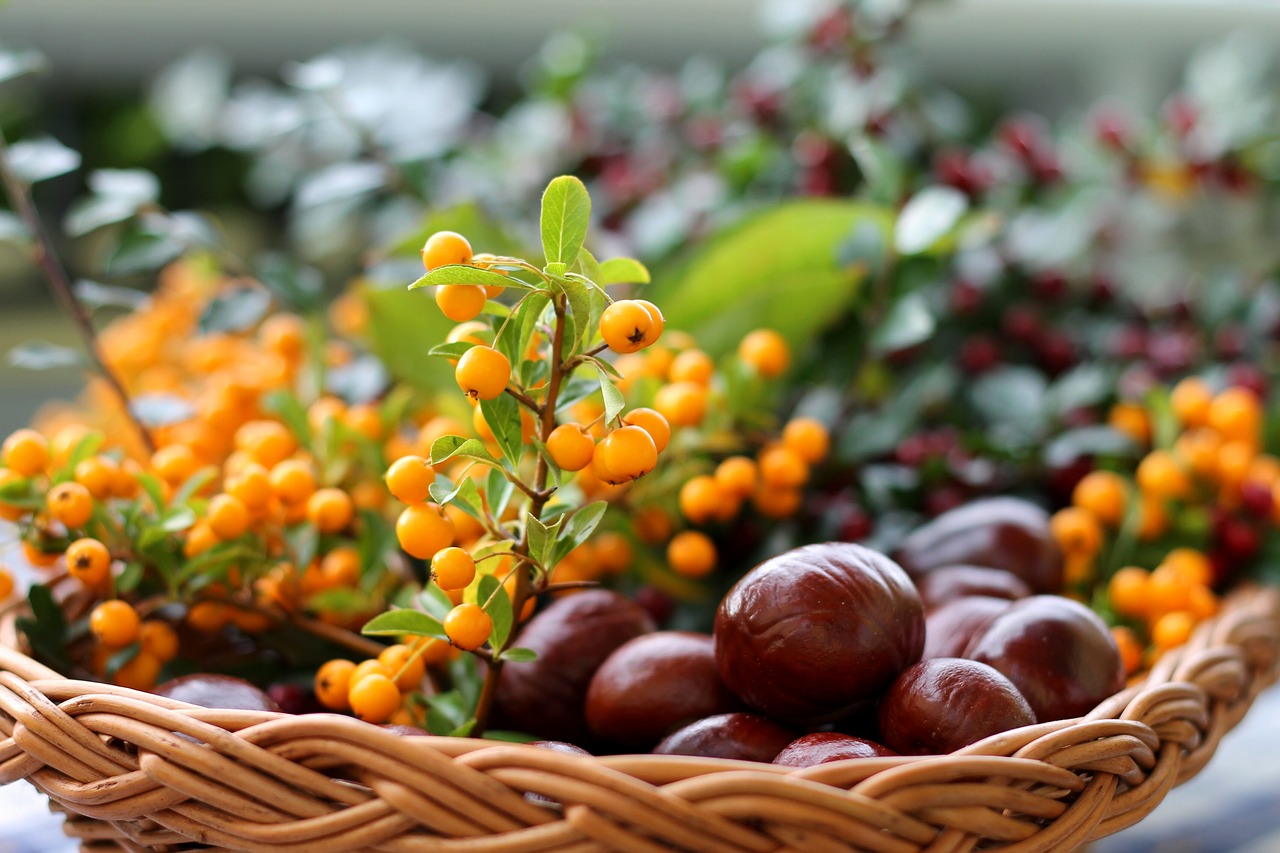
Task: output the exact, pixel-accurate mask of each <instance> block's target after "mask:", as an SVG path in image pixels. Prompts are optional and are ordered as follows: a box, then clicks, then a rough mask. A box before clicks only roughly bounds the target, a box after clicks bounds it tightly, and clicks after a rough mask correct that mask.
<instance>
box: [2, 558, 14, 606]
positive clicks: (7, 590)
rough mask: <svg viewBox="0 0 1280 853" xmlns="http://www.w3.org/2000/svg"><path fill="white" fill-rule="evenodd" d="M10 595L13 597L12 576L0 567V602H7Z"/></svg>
mask: <svg viewBox="0 0 1280 853" xmlns="http://www.w3.org/2000/svg"><path fill="white" fill-rule="evenodd" d="M11 595H13V575H11V574H9V572H8V570H7V569H5V568H4V567H3V566H0V601H8V599H9V596H11Z"/></svg>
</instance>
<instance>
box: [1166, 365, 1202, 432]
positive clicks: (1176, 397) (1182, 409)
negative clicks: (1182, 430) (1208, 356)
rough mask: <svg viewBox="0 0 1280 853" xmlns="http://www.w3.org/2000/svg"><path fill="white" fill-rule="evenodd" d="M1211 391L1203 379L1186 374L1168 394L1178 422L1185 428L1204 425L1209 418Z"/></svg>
mask: <svg viewBox="0 0 1280 853" xmlns="http://www.w3.org/2000/svg"><path fill="white" fill-rule="evenodd" d="M1212 402H1213V392H1212V391H1211V390H1210V389H1209V384H1208V383H1207V382H1205V381H1204V380H1203V379H1200V378H1198V377H1195V376H1188V377H1187V378H1186V379H1183V380H1182V381H1181V382H1179V383H1178V384H1177V385H1175V386H1173V391H1172V392H1170V394H1169V404H1170V406H1172V408H1173V415H1174V417H1176V418H1177V419H1178V422H1179V423H1180V424H1182V425H1183V426H1184V427H1187V428H1195V427H1200V426H1204V425H1205V423H1206V422H1207V421H1208V419H1209V406H1210V404H1211V403H1212Z"/></svg>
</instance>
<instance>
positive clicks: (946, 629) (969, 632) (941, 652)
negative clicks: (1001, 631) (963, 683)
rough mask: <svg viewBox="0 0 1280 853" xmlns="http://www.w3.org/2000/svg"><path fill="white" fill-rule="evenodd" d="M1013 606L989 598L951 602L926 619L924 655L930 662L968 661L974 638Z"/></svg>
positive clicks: (934, 611)
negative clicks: (968, 649)
mask: <svg viewBox="0 0 1280 853" xmlns="http://www.w3.org/2000/svg"><path fill="white" fill-rule="evenodd" d="M1012 603H1013V602H1011V601H1009V600H1008V599H1006V598H992V597H991V596H989V595H967V596H965V597H964V598H957V599H956V600H955V601H948V602H947V603H946V604H944V605H942V606H941V607H939V608H938V609H937V610H933V611H931V612H930V613H929V615H928V616H926V617H924V653H923V654H921V655H920V657H921V658H923V659H928V658H958V657H964V651H965V649H967V648H969V643H971V642H973V638H974V637H975V636H976V635H978V634H980V633H982V632H983V631H985V630H986V629H987V626H988V625H990V624H991V622H992V620H994V619H995V618H996V617H997V616H999V615H1000V614H1001V613H1003V612H1005V611H1006V610H1008V609H1009V606H1010V605H1011V604H1012Z"/></svg>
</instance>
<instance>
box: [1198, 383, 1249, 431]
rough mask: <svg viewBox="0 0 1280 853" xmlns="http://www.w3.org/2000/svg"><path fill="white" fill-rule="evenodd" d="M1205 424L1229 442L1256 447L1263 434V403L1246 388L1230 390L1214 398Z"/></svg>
mask: <svg viewBox="0 0 1280 853" xmlns="http://www.w3.org/2000/svg"><path fill="white" fill-rule="evenodd" d="M1205 422H1206V423H1207V424H1208V426H1209V428H1210V429H1213V430H1216V431H1217V432H1218V433H1220V434H1221V435H1222V437H1223V438H1225V439H1227V440H1233V439H1234V440H1235V441H1245V442H1248V443H1250V444H1253V445H1256V444H1257V443H1258V440H1259V438H1260V436H1261V434H1262V403H1261V402H1260V401H1259V400H1258V397H1257V395H1256V394H1254V393H1253V392H1252V391H1250V390H1248V389H1246V388H1239V387H1233V388H1228V389H1226V390H1225V391H1223V392H1221V393H1219V394H1218V395H1217V396H1215V397H1214V398H1213V402H1211V403H1210V404H1209V411H1208V413H1207V415H1206V417H1205Z"/></svg>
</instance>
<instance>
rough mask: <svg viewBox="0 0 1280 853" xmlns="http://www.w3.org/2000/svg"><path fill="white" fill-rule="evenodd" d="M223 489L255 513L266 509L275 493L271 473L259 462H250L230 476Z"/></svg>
mask: <svg viewBox="0 0 1280 853" xmlns="http://www.w3.org/2000/svg"><path fill="white" fill-rule="evenodd" d="M282 464H283V463H282ZM223 488H224V489H225V491H226V493H227V494H229V495H232V496H234V497H235V498H237V499H238V500H239V501H240V502H241V503H243V504H244V505H245V506H246V507H248V508H249V510H250V511H251V512H255V513H256V512H260V511H262V510H263V509H265V508H266V506H267V503H268V501H270V500H271V495H272V493H273V488H272V485H271V475H270V473H269V472H268V471H267V469H266V468H265V467H263V466H262V465H259V464H258V463H257V462H248V463H246V464H245V466H244V467H243V468H241V469H240V470H239V471H236V472H235V473H234V474H230V475H228V476H227V477H226V479H225V482H224V484H223Z"/></svg>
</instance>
